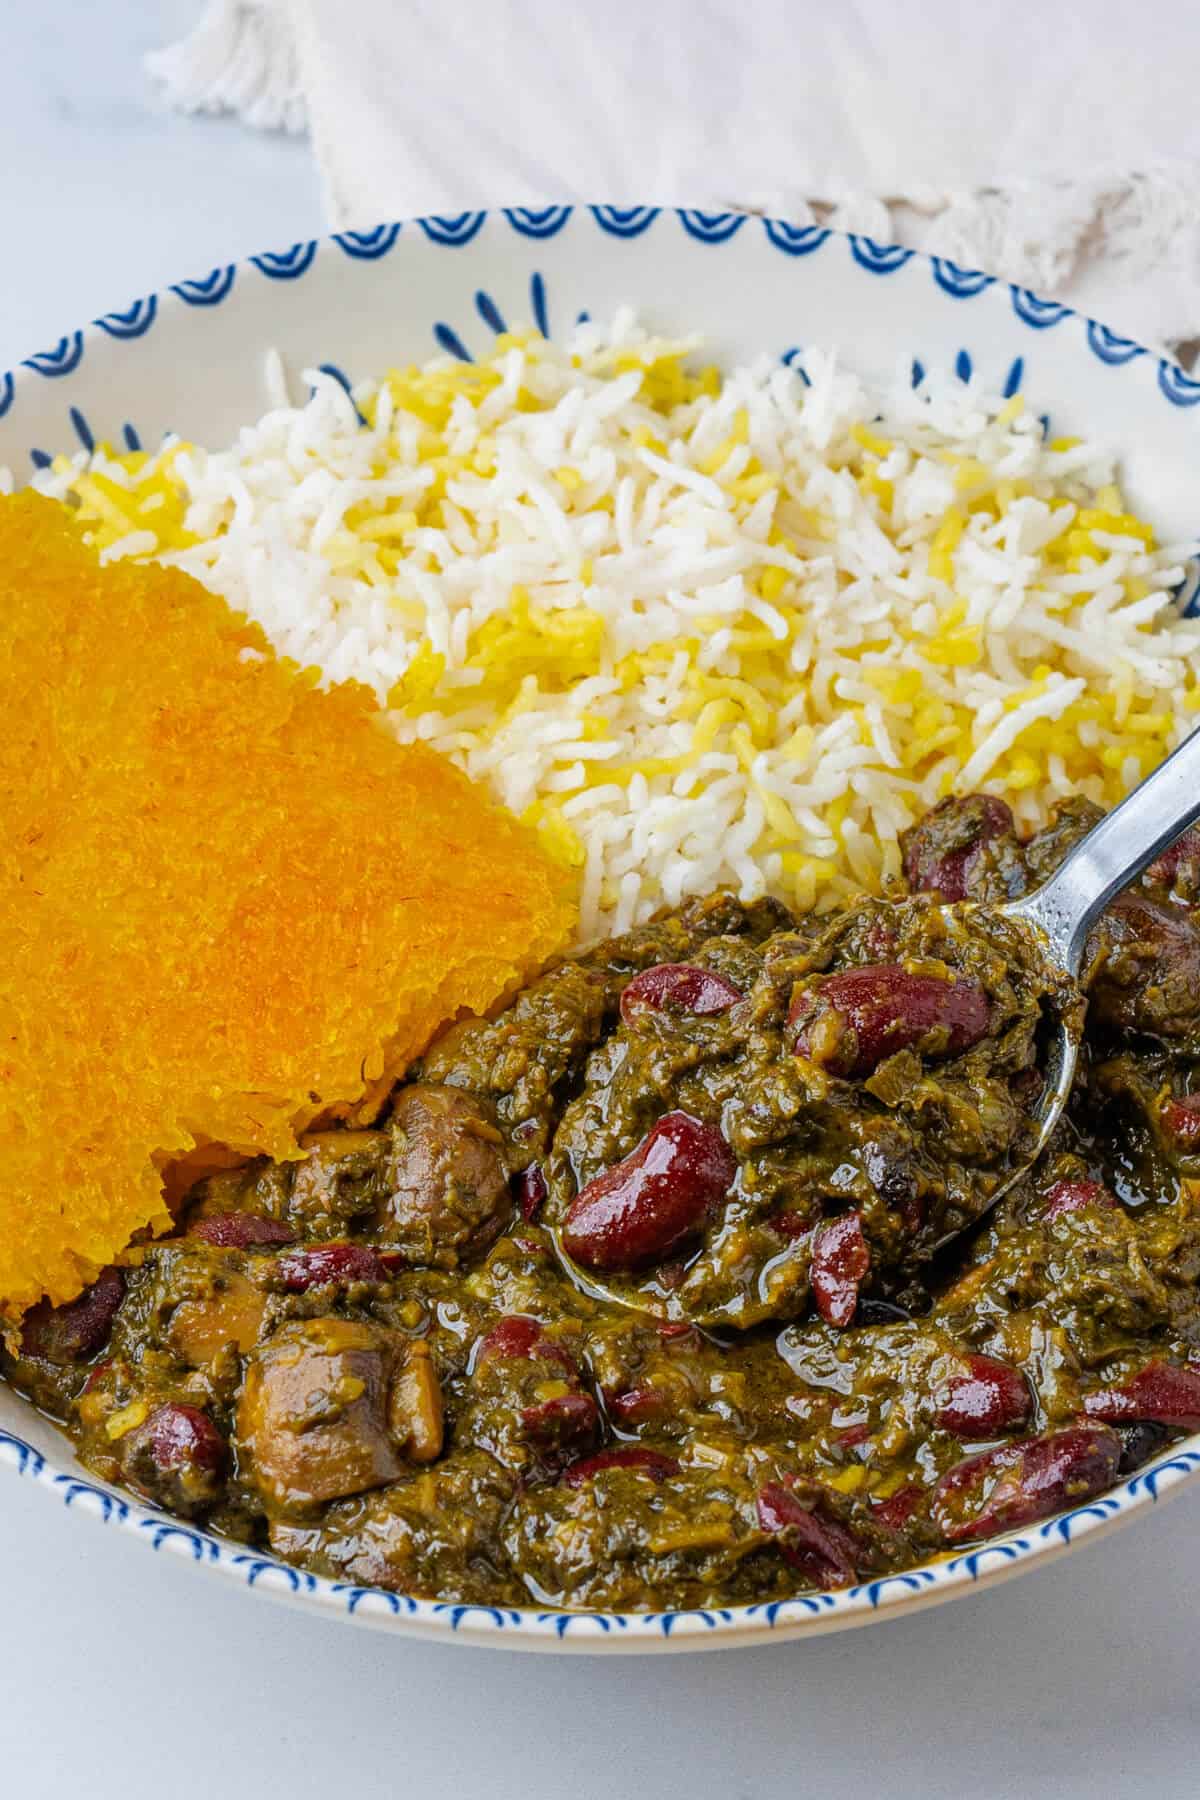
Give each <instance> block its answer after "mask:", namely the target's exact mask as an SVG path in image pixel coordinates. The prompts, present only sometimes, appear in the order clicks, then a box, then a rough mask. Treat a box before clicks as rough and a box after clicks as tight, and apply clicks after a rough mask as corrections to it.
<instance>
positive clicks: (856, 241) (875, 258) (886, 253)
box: [850, 231, 916, 275]
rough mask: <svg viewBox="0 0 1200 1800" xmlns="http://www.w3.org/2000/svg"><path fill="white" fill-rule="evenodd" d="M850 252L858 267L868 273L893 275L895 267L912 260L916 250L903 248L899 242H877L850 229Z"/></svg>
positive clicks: (899, 267)
mask: <svg viewBox="0 0 1200 1800" xmlns="http://www.w3.org/2000/svg"><path fill="white" fill-rule="evenodd" d="M850 254H851V255H852V256H853V258H854V260H855V262H856V263H857V264H858V266H859V268H861V269H866V271H867V273H868V274H870V275H894V274H895V272H896V270H897V269H902V268H903V267H904V265H905V263H906V262H911V261H912V259H913V257H914V256H915V255H916V251H915V250H905V249H904V248H903V247H902V246H901V245H900V244H877V243H876V242H875V239H874V238H869V237H863V236H862V234H861V233H860V232H856V231H852V232H851V233H850Z"/></svg>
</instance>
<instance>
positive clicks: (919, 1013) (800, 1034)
mask: <svg viewBox="0 0 1200 1800" xmlns="http://www.w3.org/2000/svg"><path fill="white" fill-rule="evenodd" d="M991 1016H992V1010H991V1006H990V1004H989V1002H988V997H987V995H986V994H985V993H984V991H983V989H982V988H981V987H980V985H979V983H978V982H977V981H971V980H968V979H967V978H966V977H959V976H955V977H947V976H942V975H913V974H910V972H909V971H908V970H907V969H906V968H905V967H904V966H903V964H902V963H867V964H865V965H864V966H863V967H862V968H859V969H846V970H844V971H843V972H842V973H841V974H839V975H823V976H820V977H819V978H818V979H817V980H816V981H815V982H814V983H813V985H812V986H811V987H807V988H804V989H802V990H801V992H800V993H798V994H797V995H796V997H795V999H794V1000H793V1001H792V1006H791V1010H790V1012H789V1013H788V1021H789V1023H790V1024H792V1025H794V1026H795V1027H796V1037H795V1041H794V1045H793V1048H794V1049H795V1052H796V1055H797V1056H806V1057H808V1058H809V1059H810V1060H811V1061H812V1062H816V1063H820V1064H821V1065H822V1067H824V1068H827V1069H828V1070H829V1071H830V1073H831V1074H833V1075H842V1076H847V1077H848V1076H861V1075H869V1074H870V1073H871V1071H872V1069H874V1068H876V1067H877V1066H878V1064H879V1063H881V1062H882V1061H883V1059H884V1057H885V1056H892V1055H894V1054H895V1052H896V1051H897V1050H912V1049H914V1048H918V1049H920V1050H921V1052H922V1053H923V1054H924V1055H925V1056H928V1057H931V1058H933V1057H945V1056H958V1055H959V1054H960V1053H961V1052H962V1051H964V1050H969V1049H970V1047H971V1045H972V1044H977V1043H978V1042H979V1040H980V1038H982V1037H985V1036H986V1035H987V1028H988V1025H989V1023H990V1020H991Z"/></svg>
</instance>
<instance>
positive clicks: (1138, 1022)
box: [1084, 893, 1200, 1039]
mask: <svg viewBox="0 0 1200 1800" xmlns="http://www.w3.org/2000/svg"><path fill="white" fill-rule="evenodd" d="M1085 970H1086V974H1085V981H1084V985H1085V986H1086V987H1087V989H1088V991H1089V1006H1088V1022H1089V1025H1091V1024H1093V1023H1095V1024H1100V1025H1105V1026H1107V1027H1109V1028H1110V1029H1111V1030H1115V1031H1139V1032H1145V1033H1146V1034H1148V1035H1149V1036H1152V1037H1158V1038H1166V1039H1174V1038H1181V1037H1186V1036H1187V1035H1188V1034H1189V1033H1190V1032H1192V1031H1194V1030H1195V1028H1196V1026H1197V1023H1198V1022H1200V931H1197V929H1196V925H1195V922H1194V920H1193V917H1192V915H1191V914H1190V913H1188V912H1185V911H1184V910H1183V909H1182V908H1181V907H1178V906H1172V905H1170V904H1169V903H1166V902H1163V901H1161V900H1155V899H1153V898H1152V897H1151V896H1150V895H1149V894H1143V893H1125V894H1121V895H1120V896H1119V897H1118V898H1117V899H1116V900H1114V901H1113V904H1112V905H1111V906H1110V907H1109V909H1108V911H1107V912H1106V913H1104V914H1103V915H1102V917H1101V918H1100V920H1099V921H1098V922H1097V924H1096V926H1095V927H1094V929H1093V931H1092V933H1091V936H1090V937H1089V938H1088V946H1087V955H1086V959H1085Z"/></svg>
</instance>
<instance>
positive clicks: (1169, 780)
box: [1005, 732, 1200, 975]
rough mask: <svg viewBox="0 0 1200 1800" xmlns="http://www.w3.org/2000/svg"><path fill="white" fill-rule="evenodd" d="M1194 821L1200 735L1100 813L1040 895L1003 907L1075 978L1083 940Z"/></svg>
mask: <svg viewBox="0 0 1200 1800" xmlns="http://www.w3.org/2000/svg"><path fill="white" fill-rule="evenodd" d="M1197 819H1200V732H1197V733H1194V734H1193V735H1192V736H1191V737H1189V738H1186V739H1185V740H1184V742H1183V743H1182V744H1180V746H1179V748H1178V750H1173V751H1172V752H1171V755H1170V756H1168V757H1167V759H1166V761H1165V762H1162V763H1160V764H1159V766H1158V768H1157V769H1155V770H1154V772H1153V773H1152V774H1150V775H1147V777H1146V779H1145V780H1144V781H1143V782H1142V783H1141V784H1140V785H1139V786H1138V787H1136V788H1134V790H1133V792H1132V794H1129V795H1127V796H1126V798H1125V799H1124V800H1122V802H1121V804H1120V806H1118V807H1116V808H1114V810H1113V811H1112V812H1110V813H1107V814H1106V815H1105V817H1104V818H1103V819H1101V821H1100V823H1099V824H1098V825H1097V826H1096V827H1095V829H1094V830H1092V831H1089V832H1088V835H1087V836H1086V837H1085V838H1084V839H1083V840H1082V841H1081V842H1080V843H1078V844H1076V846H1075V848H1074V850H1072V852H1071V854H1070V855H1069V856H1068V857H1067V859H1066V861H1065V862H1064V863H1062V864H1061V865H1060V867H1059V868H1058V869H1056V870H1055V872H1054V874H1053V875H1052V876H1051V877H1050V879H1049V881H1047V882H1046V883H1045V884H1044V885H1043V886H1042V887H1040V888H1038V889H1037V891H1036V892H1035V893H1033V894H1030V895H1029V896H1028V897H1027V898H1026V899H1024V900H1018V901H1017V902H1016V903H1015V904H1014V905H1012V906H1009V907H1006V908H1005V911H1006V912H1007V914H1008V916H1009V917H1010V918H1019V919H1023V920H1024V921H1025V922H1026V923H1027V924H1031V925H1036V926H1038V927H1040V929H1041V930H1042V931H1044V932H1045V934H1046V936H1047V938H1048V939H1049V940H1050V949H1051V952H1052V954H1053V956H1054V959H1055V961H1056V962H1058V963H1059V964H1060V965H1061V966H1062V967H1064V968H1067V969H1069V970H1070V972H1071V974H1072V975H1075V974H1078V972H1079V968H1080V965H1081V963H1082V960H1083V948H1084V944H1085V942H1086V940H1087V934H1088V931H1089V929H1090V928H1091V926H1092V924H1093V923H1094V922H1095V920H1096V917H1097V915H1098V914H1099V913H1101V912H1103V910H1104V908H1105V907H1106V906H1107V905H1108V902H1109V901H1110V900H1111V899H1112V897H1113V895H1114V894H1116V893H1117V892H1118V891H1119V890H1120V889H1121V888H1123V887H1124V886H1125V885H1126V884H1127V883H1128V882H1130V881H1132V880H1133V878H1134V876H1135V875H1140V874H1141V872H1142V870H1143V869H1144V868H1145V867H1146V865H1147V864H1148V863H1151V862H1153V861H1154V858H1155V857H1156V856H1158V855H1159V854H1160V852H1161V851H1163V850H1165V849H1166V847H1167V845H1168V844H1170V843H1173V842H1174V840H1175V839H1176V838H1177V837H1178V836H1179V834H1180V833H1181V832H1182V831H1185V830H1186V829H1187V827H1188V826H1189V825H1191V824H1193V823H1194V822H1195V821H1196V820H1197Z"/></svg>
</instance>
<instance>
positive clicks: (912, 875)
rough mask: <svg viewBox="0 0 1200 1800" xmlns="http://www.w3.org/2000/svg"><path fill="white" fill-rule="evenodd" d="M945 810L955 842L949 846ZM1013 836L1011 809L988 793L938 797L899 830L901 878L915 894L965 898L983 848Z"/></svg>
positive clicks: (952, 898) (1013, 827) (957, 898)
mask: <svg viewBox="0 0 1200 1800" xmlns="http://www.w3.org/2000/svg"><path fill="white" fill-rule="evenodd" d="M947 814H953V815H954V827H955V829H954V837H955V838H956V839H957V840H958V841H957V842H954V843H953V844H952V845H951V847H950V848H946V847H945V843H946V838H947V836H948V835H949V833H948V832H947V829H946V827H947ZM1015 835H1016V826H1015V824H1014V821H1013V816H1012V811H1011V809H1010V808H1009V807H1008V806H1006V805H1005V803H1004V801H1003V800H997V799H996V797H995V795H993V794H967V795H965V796H964V797H963V798H962V799H948V800H943V801H942V802H941V804H940V805H939V806H938V807H936V808H935V810H934V811H933V812H932V813H930V814H929V815H928V817H927V818H925V819H922V820H921V822H920V823H919V824H918V825H915V826H914V827H913V828H912V830H911V831H907V832H905V834H904V879H905V881H907V883H908V885H909V887H910V888H911V889H912V890H913V892H914V893H934V894H940V895H941V896H942V899H943V900H965V899H966V898H967V895H968V894H969V893H970V891H971V880H972V877H973V876H974V874H975V870H976V868H977V866H978V864H979V860H980V858H981V856H982V855H983V852H984V849H985V847H986V846H987V845H988V844H990V843H991V842H992V841H993V840H994V839H996V838H1001V837H1015Z"/></svg>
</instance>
